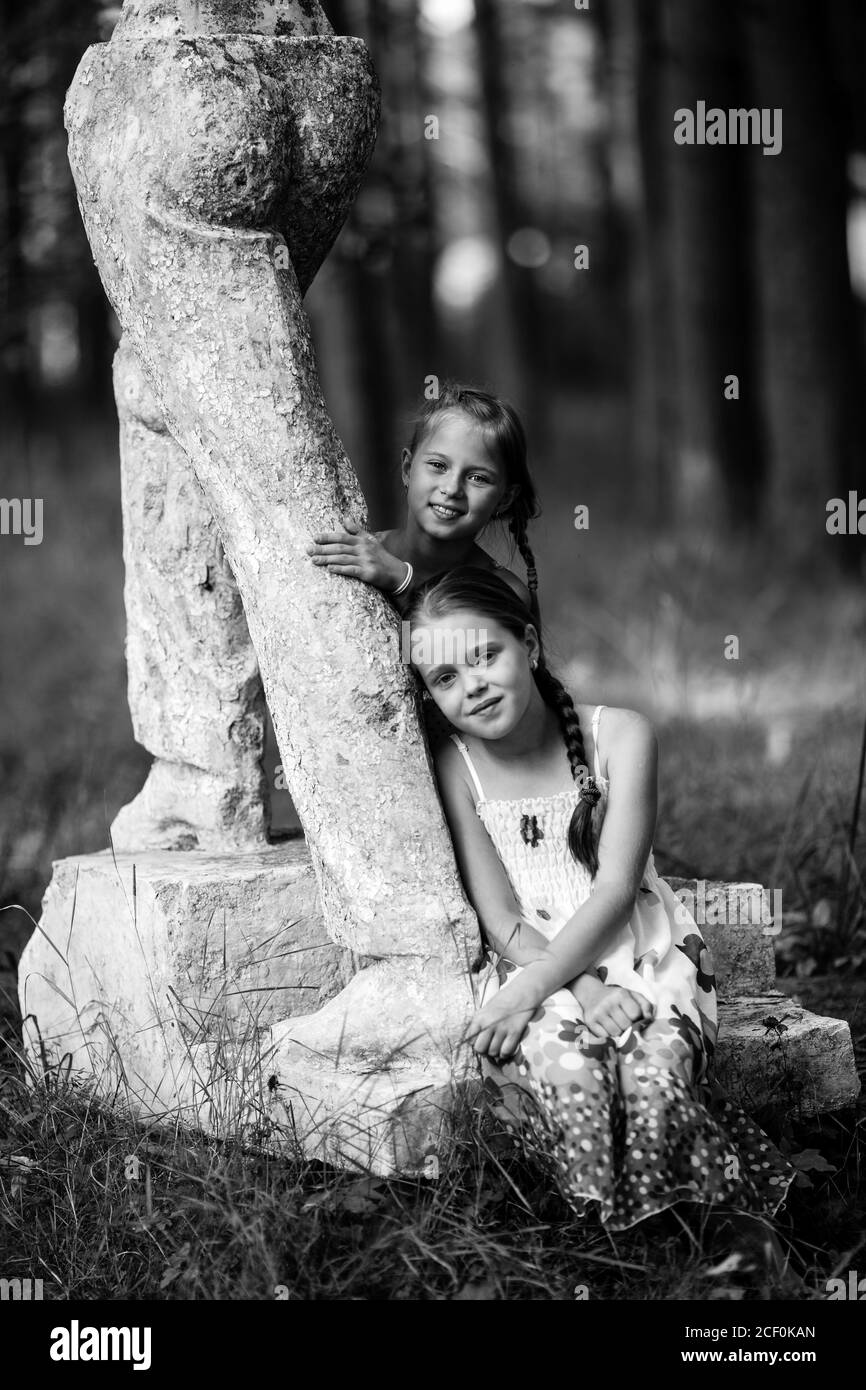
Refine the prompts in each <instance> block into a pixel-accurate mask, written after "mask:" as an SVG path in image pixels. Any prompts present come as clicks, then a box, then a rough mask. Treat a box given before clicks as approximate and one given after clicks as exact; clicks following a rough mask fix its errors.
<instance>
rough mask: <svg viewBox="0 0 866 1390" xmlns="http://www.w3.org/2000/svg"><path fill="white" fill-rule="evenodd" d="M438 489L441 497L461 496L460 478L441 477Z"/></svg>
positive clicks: (461, 485)
mask: <svg viewBox="0 0 866 1390" xmlns="http://www.w3.org/2000/svg"><path fill="white" fill-rule="evenodd" d="M439 491H440V492H441V493H442V496H443V497H462V496H463V484H462V483H461V482H460V479H459V478H457V479H451V478H443V479H442V481H441V482H440V484H439Z"/></svg>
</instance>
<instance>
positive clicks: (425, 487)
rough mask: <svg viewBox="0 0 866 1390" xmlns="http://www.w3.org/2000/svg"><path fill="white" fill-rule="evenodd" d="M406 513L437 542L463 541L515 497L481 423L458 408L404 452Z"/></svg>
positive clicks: (445, 413)
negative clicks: (491, 450)
mask: <svg viewBox="0 0 866 1390" xmlns="http://www.w3.org/2000/svg"><path fill="white" fill-rule="evenodd" d="M402 473H403V481H404V483H405V484H406V501H407V504H408V508H409V516H410V518H411V519H412V521H413V522H414V524H415V525H416V526H417V527H418V529H419V530H421V531H423V532H425V534H426V535H428V536H430V537H432V538H435V539H437V540H446V539H448V540H468V539H471V538H473V537H475V536H476V535H477V534H478V532H479V531H481V530H482V529H483V527H485V526H486V525H487V523H488V521H490V519H491V517H492V516H493V513H494V512H495V511H497V510H500V509H501V508H503V507H507V506H508V504H509V503H510V502H511V501H512V499H513V498H514V496H515V494H516V492H517V488H516V487H509V486H508V480H507V478H506V476H505V470H504V468H503V466H502V464H501V463H500V462H499V461H498V460H497V459H496V458H494V457H493V455H492V454H491V453H490V452H489V451H488V449H487V445H486V444H485V441H484V430H483V428H482V426H481V425H480V424H479V423H478V422H477V421H476V420H473V419H472V418H471V416H469V415H467V414H466V412H465V411H463V410H444V411H443V412H442V414H441V416H438V417H437V418H436V419H435V421H434V423H433V425H432V426H431V427H430V429H429V430H428V431H427V433H426V435H425V436H424V438H423V439H422V440H421V442H420V444H419V445H418V447H417V448H416V450H415V453H414V455H412V456H411V457H410V456H409V451H408V449H404V450H403V468H402Z"/></svg>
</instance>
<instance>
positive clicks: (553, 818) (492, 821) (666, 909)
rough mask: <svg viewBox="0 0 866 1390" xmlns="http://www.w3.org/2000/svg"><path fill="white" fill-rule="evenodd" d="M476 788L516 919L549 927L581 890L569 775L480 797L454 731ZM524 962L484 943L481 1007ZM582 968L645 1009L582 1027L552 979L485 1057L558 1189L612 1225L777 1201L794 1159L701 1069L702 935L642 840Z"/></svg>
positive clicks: (574, 905)
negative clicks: (507, 1048)
mask: <svg viewBox="0 0 866 1390" xmlns="http://www.w3.org/2000/svg"><path fill="white" fill-rule="evenodd" d="M604 708H605V707H604V706H603V705H599V706H598V707H597V708H596V710H595V713H594V715H593V719H592V736H593V749H594V775H595V778H596V781H597V782H598V785H599V788H600V789H601V793H602V799H601V802H600V807H599V809H600V812H601V815H602V816H603V814H604V809H605V807H606V805H607V794H608V786H609V783H608V779H607V778H605V777H602V775H601V769H600V766H599V756H598V725H599V718H600V716H601V713H602V710H603V709H604ZM451 737H452V739H453V741H454V742H455V743H456V745H457V747H458V748H459V749H460V752H461V753H462V755H463V757H464V759H465V761H466V764H467V767H468V769H469V772H470V774H471V777H472V781H473V785H474V787H475V790H476V792H477V795H478V801H477V804H476V810H477V813H478V815H479V817H480V819H481V821H482V822H483V824H484V827H485V829H486V830H487V833H488V835H489V836H490V839H491V841H492V842H493V845H494V847H495V849H496V852H497V854H498V855H499V858H500V861H501V862H502V865H503V868H504V869H505V872H506V874H507V876H508V880H509V883H510V884H511V888H512V890H513V892H514V896H515V898H516V900H517V902H518V904H519V907H520V913H521V917H522V918H523V920H525V921H526V922H529V923H531V925H532V926H533V927H535V928H536V929H537V930H538V931H539V932H541V934H542V935H543V936H546V937H547V938H548V939H552V938H553V937H554V936H555V935H556V934H557V932H558V931H559V930H560V929H561V928H562V927H563V926H564V925H565V923H566V922H567V921H568V920H569V919H570V918H571V917H572V916H573V915H574V913H575V912H576V911H577V909H578V908H579V907H580V905H581V904H582V903H584V902H585V901H586V900H587V898H588V897H589V896H590V895H591V893H592V891H593V879H592V875H591V874H590V872H589V870H588V869H587V868H585V867H584V866H583V865H582V864H579V863H577V862H576V861H575V860H574V858H573V857H572V855H571V852H570V850H569V847H568V826H569V822H570V820H571V816H572V812H573V810H574V807H575V805H576V804H577V797H578V788H577V787H575V788H574V789H573V790H569V791H563V792H557V793H555V794H553V795H548V796H532V797H520V798H516V799H505V800H488V798H487V797H485V795H484V791H483V788H482V786H481V781H480V779H479V777H478V773H477V771H476V768H475V765H474V763H473V762H472V758H471V755H470V751H469V748H468V747H467V745H466V743H465V742H464V741H463V739H462V738H460V736H459V735H458V734H452V735H451ZM520 969H521V967H519V966H516V965H514V964H513V963H512V962H511V961H508V960H506V959H504V958H503V957H501V956H500V957H495V956H494V955H493V953H492V952H491V951H490V950H489V948H488V951H487V962H486V964H485V966H484V967H483V969H482V971H481V974H480V977H479V985H480V988H479V992H478V999H479V1007H480V1005H481V1004H483V1003H484V1002H486V1001H488V1000H489V999H490V998H492V997H493V995H494V994H495V993H496V992H497V990H498V989H499V988H500V987H501V986H502V985H503V984H504V983H506V981H507V980H508V979H513V978H514V977H515V975H516V974H519V973H520ZM594 970H595V972H596V973H597V974H598V976H599V978H600V979H602V980H603V981H604V982H605V983H606V984H610V985H613V984H616V985H622V986H624V987H625V988H626V989H631V990H634V991H636V992H637V993H640V994H643V995H645V996H646V998H648V999H649V1000H650V1001H651V1002H652V1003H653V1004H654V1005H655V1016H654V1018H653V1020H652V1021H651V1022H649V1023H644V1024H636V1025H634V1026H633V1027H632V1028H630V1029H628V1030H627V1031H626V1033H624V1034H623V1035H622V1037H620V1038H617V1039H606V1040H604V1041H602V1040H599V1039H597V1038H595V1037H593V1035H592V1034H590V1032H589V1030H588V1029H587V1028H586V1026H585V1024H584V1022H583V1014H582V1011H581V1008H580V1005H579V1004H578V1003H577V1000H576V999H575V998H574V995H573V994H572V993H571V991H570V990H568V989H559V990H557V991H556V993H555V994H553V995H552V996H551V997H550V998H549V999H546V1000H545V1001H544V1002H543V1004H542V1005H541V1006H540V1007H539V1008H538V1009H537V1010H536V1013H535V1015H534V1016H533V1018H532V1020H531V1022H530V1023H529V1025H528V1027H527V1029H526V1032H525V1033H524V1036H523V1038H522V1040H521V1043H520V1047H519V1048H518V1051H517V1053H516V1054H515V1056H514V1057H513V1058H512V1059H510V1060H508V1061H507V1062H505V1063H503V1064H494V1063H491V1062H490V1061H489V1060H488V1059H484V1062H483V1066H482V1070H483V1071H484V1072H485V1074H486V1075H487V1076H489V1077H491V1078H492V1079H493V1080H494V1081H496V1082H497V1083H498V1084H499V1085H504V1084H506V1083H509V1082H513V1083H515V1084H517V1085H518V1086H520V1087H522V1088H523V1089H524V1090H529V1091H531V1093H532V1094H533V1095H534V1097H535V1099H536V1101H538V1102H539V1108H538V1110H537V1111H536V1113H535V1114H534V1116H533V1117H532V1118H531V1120H530V1123H531V1125H532V1127H533V1128H534V1129H536V1130H538V1131H539V1132H541V1133H542V1134H543V1137H544V1140H545V1144H546V1147H548V1148H550V1149H551V1152H552V1156H553V1157H554V1159H555V1161H556V1165H557V1169H558V1175H559V1180H560V1186H561V1188H562V1191H563V1194H564V1196H565V1197H566V1199H567V1200H568V1201H569V1202H570V1204H571V1205H572V1207H573V1208H574V1209H575V1211H577V1212H578V1213H579V1214H583V1213H584V1212H585V1211H586V1209H587V1207H588V1205H589V1204H590V1203H598V1207H599V1214H600V1216H601V1219H602V1221H603V1222H604V1223H605V1224H606V1225H607V1226H608V1228H609V1229H611V1230H623V1229H626V1228H627V1227H629V1226H632V1225H634V1224H635V1223H636V1222H637V1221H641V1220H643V1219H644V1217H646V1216H649V1215H651V1214H652V1213H653V1212H656V1211H661V1210H663V1209H664V1208H665V1207H669V1206H672V1205H673V1203H674V1202H677V1201H681V1200H688V1201H694V1202H705V1203H710V1202H713V1203H719V1204H726V1205H728V1206H733V1207H737V1208H738V1209H747V1210H751V1211H757V1212H767V1213H773V1212H775V1211H776V1210H777V1208H778V1207H779V1205H780V1204H781V1202H782V1201H783V1200H784V1196H785V1193H786V1191H787V1188H788V1185H789V1184H790V1182H791V1180H792V1179H793V1176H794V1173H793V1169H791V1168H790V1166H789V1165H788V1164H787V1163H786V1162H785V1160H784V1159H783V1158H782V1156H781V1154H779V1152H778V1151H777V1150H776V1149H775V1146H774V1145H773V1144H772V1143H771V1141H770V1140H769V1139H768V1138H767V1136H766V1135H765V1134H763V1133H762V1132H761V1130H760V1129H759V1128H758V1127H757V1126H756V1125H755V1124H754V1123H753V1122H752V1121H751V1120H750V1119H749V1118H748V1117H747V1116H746V1115H745V1113H744V1112H743V1111H742V1110H741V1109H740V1108H739V1107H737V1106H735V1105H734V1104H733V1103H732V1102H731V1101H729V1100H728V1099H727V1098H726V1097H725V1096H724V1094H723V1093H722V1092H721V1091H720V1088H719V1087H718V1085H717V1084H716V1083H715V1081H714V1080H713V1077H712V1060H713V1053H714V1051H715V1044H716V1035H717V1011H716V990H715V979H714V976H713V966H712V961H711V958H710V954H709V951H708V950H707V948H706V946H705V945H704V942H703V940H702V938H701V934H700V931H699V930H698V927H697V925H696V924H695V922H694V919H693V918H692V917H691V916H690V914H689V913H688V912H687V910H686V909H685V908H684V907H683V906H682V904H681V903H680V902H679V900H678V899H677V897H676V896H675V894H674V892H673V889H672V888H671V887H670V885H669V884H668V883H666V882H665V881H664V879H662V878H660V877H659V875H658V873H657V871H656V868H655V864H654V862H653V855H652V851H650V854H649V857H648V859H647V864H646V868H645V870H644V874H643V878H642V881H641V885H640V889H639V891H638V895H637V902H636V904H635V909H634V912H633V914H632V917H631V919H630V920H629V921H628V922H627V923H626V924H625V925H624V926H623V927H622V928H620V930H619V931H618V932H617V934H616V936H615V937H614V939H613V941H612V942H611V943H610V945H609V946H608V948H607V949H606V950H605V951H604V953H603V954H602V955H600V956H599V958H598V960H597V961H596V962H595V963H594Z"/></svg>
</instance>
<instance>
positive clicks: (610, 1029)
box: [584, 985, 655, 1038]
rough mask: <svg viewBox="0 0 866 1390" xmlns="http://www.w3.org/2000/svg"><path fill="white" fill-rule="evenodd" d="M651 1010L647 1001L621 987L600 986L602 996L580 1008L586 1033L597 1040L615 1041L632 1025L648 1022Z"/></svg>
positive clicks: (651, 1015) (652, 1013)
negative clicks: (609, 1039)
mask: <svg viewBox="0 0 866 1390" xmlns="http://www.w3.org/2000/svg"><path fill="white" fill-rule="evenodd" d="M654 1013H655V1010H654V1009H653V1006H652V1004H651V1003H650V1002H649V1000H648V999H645V998H644V996H643V995H642V994H637V993H636V992H635V991H634V990H631V989H623V988H622V986H621V985H604V986H603V987H602V993H601V994H600V995H598V997H597V998H596V999H595V1000H594V1001H593V1002H591V1003H590V1004H589V1005H588V1007H586V1008H584V1019H585V1021H586V1026H587V1028H588V1029H589V1031H590V1032H591V1033H592V1034H594V1036H595V1037H597V1038H619V1037H621V1036H622V1034H623V1033H624V1032H625V1031H626V1030H627V1029H628V1028H630V1027H631V1026H632V1024H634V1023H644V1022H649V1020H650V1019H651V1018H652V1017H653V1015H654Z"/></svg>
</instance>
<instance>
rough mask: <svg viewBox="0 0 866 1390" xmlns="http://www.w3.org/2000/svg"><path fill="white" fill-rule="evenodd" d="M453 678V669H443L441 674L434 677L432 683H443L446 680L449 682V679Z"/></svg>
mask: <svg viewBox="0 0 866 1390" xmlns="http://www.w3.org/2000/svg"><path fill="white" fill-rule="evenodd" d="M453 679H454V672H453V671H445V672H444V673H443V674H442V675H441V676H437V677H436V679H435V681H434V682H433V684H434V685H445V683H446V682H450V681H452V680H453ZM446 688H447V686H446Z"/></svg>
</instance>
